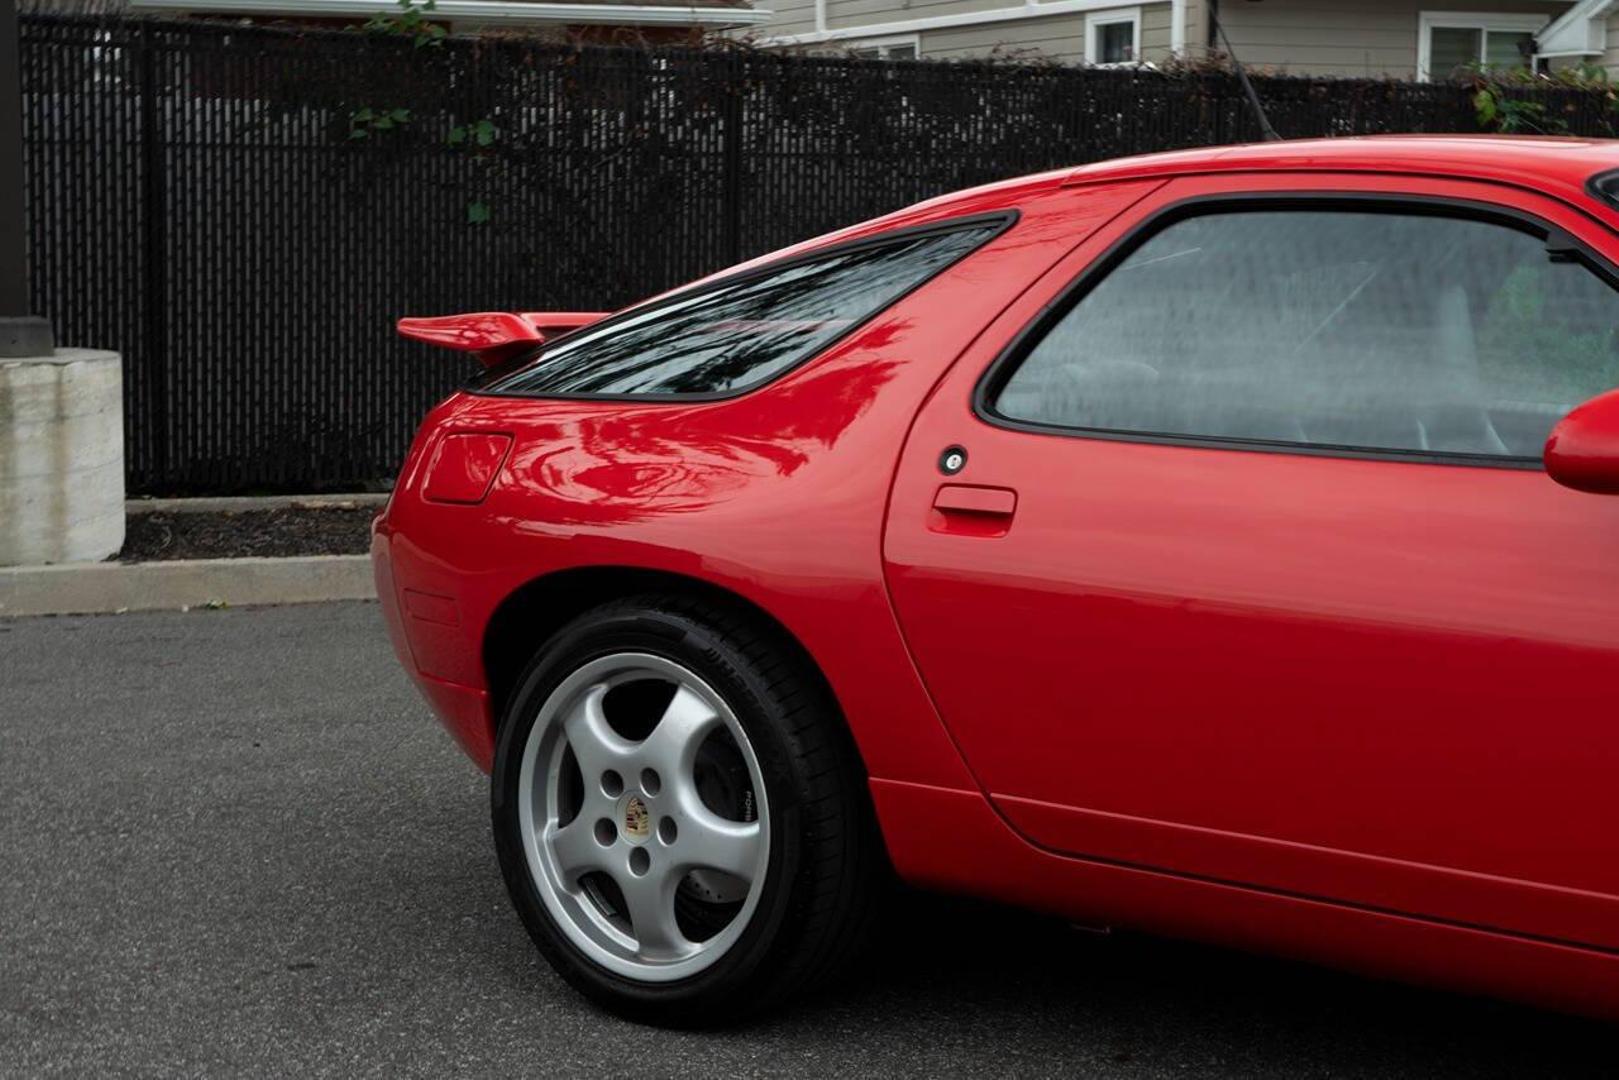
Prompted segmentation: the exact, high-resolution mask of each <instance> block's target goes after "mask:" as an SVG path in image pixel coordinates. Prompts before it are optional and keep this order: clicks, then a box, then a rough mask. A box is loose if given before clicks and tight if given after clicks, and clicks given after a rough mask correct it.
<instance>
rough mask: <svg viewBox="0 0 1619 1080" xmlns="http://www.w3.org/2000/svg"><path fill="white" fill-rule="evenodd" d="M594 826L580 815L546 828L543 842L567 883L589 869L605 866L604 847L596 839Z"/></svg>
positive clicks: (600, 868) (573, 881)
mask: <svg viewBox="0 0 1619 1080" xmlns="http://www.w3.org/2000/svg"><path fill="white" fill-rule="evenodd" d="M594 829H595V822H594V821H593V820H591V819H589V818H586V817H585V816H584V815H583V814H581V815H580V816H579V817H577V818H575V819H574V820H573V821H572V822H570V823H568V824H567V825H564V826H562V827H561V828H557V827H555V826H552V827H551V828H550V829H548V830H547V831H546V835H545V842H546V843H547V844H549V845H550V846H551V850H552V852H553V853H554V854H555V855H556V860H557V866H558V867H560V868H561V869H562V871H563V873H564V874H566V875H567V878H568V882H569V884H570V885H573V884H577V883H578V881H579V878H580V876H581V875H583V874H586V873H589V872H590V871H592V870H605V869H607V849H606V848H604V847H602V846H601V844H599V843H597V842H596V837H595V835H594V831H593V830H594Z"/></svg>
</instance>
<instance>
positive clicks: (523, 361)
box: [464, 209, 1019, 405]
mask: <svg viewBox="0 0 1619 1080" xmlns="http://www.w3.org/2000/svg"><path fill="white" fill-rule="evenodd" d="M1018 217H1019V214H1018V211H1017V210H1015V209H1008V210H995V211H991V212H989V213H982V214H969V215H966V216H964V217H953V218H943V219H941V220H938V221H929V222H924V223H923V224H920V225H909V226H906V227H904V228H900V229H889V230H887V231H885V232H880V233H873V234H871V235H870V236H861V237H857V238H855V239H853V240H845V241H842V242H840V243H836V244H828V245H827V246H825V247H819V248H813V249H811V250H809V251H804V252H800V253H799V254H797V255H790V256H788V257H786V258H783V259H776V260H774V261H773V262H768V263H765V264H763V265H760V266H755V267H751V268H749V269H747V270H743V271H740V272H738V273H734V274H727V275H725V276H724V277H719V278H715V279H713V280H711V281H705V282H703V283H701V284H699V285H694V286H690V287H687V288H683V289H677V290H676V291H674V292H671V293H667V294H665V295H663V296H659V297H657V298H655V299H652V300H646V301H642V302H641V303H637V304H632V305H630V306H629V307H627V308H624V309H623V310H622V311H618V312H615V313H613V314H612V315H610V316H608V317H607V318H606V319H603V320H601V321H600V322H594V323H590V324H589V325H586V326H582V327H580V328H579V329H577V330H573V331H570V332H569V333H567V334H563V335H560V336H558V337H555V338H552V339H551V340H550V341H547V342H545V343H543V344H541V345H539V346H537V347H536V348H534V349H532V350H530V351H528V352H525V353H523V354H521V355H519V356H517V357H514V358H513V359H511V360H509V361H507V362H505V363H503V364H500V365H498V366H496V367H494V368H490V369H489V370H488V371H484V372H481V373H480V374H479V375H477V376H476V377H474V379H473V381H472V382H471V383H470V384H468V385H467V386H466V387H465V388H464V389H465V391H466V392H467V393H469V394H474V395H477V396H480V397H492V398H513V399H517V400H525V399H526V400H532V401H623V402H637V403H642V404H647V405H659V404H671V405H678V404H690V403H693V402H705V401H729V400H731V399H733V398H739V397H742V396H744V395H746V394H751V393H754V392H756V391H759V390H763V389H765V388H766V387H768V386H771V385H773V384H775V383H777V382H780V381H781V380H782V379H784V378H786V377H787V376H788V375H790V374H792V373H793V372H794V371H797V370H798V369H799V368H801V367H803V366H804V365H805V364H808V363H811V362H812V361H814V360H816V359H818V358H819V357H822V356H825V355H826V354H827V353H828V352H830V351H831V350H832V349H834V348H836V347H837V346H838V345H839V344H841V343H842V342H843V341H844V340H845V339H846V338H848V337H849V336H850V335H852V334H855V333H858V332H859V331H860V330H861V329H862V328H864V327H865V326H866V324H867V323H869V322H871V321H872V320H874V319H876V318H878V317H879V316H881V315H882V314H883V313H885V312H887V311H891V310H892V309H893V308H894V307H896V306H898V305H899V304H901V303H903V302H904V301H905V300H906V298H908V297H909V296H910V295H911V294H912V293H914V292H916V291H917V290H918V289H920V288H922V287H923V286H925V285H927V284H928V283H929V282H930V281H932V280H933V279H934V278H936V277H938V276H939V275H940V274H943V273H944V272H946V271H947V270H951V269H953V268H955V267H957V266H959V265H961V263H963V262H964V261H966V260H967V259H969V258H971V257H972V256H974V255H976V254H978V253H979V252H980V251H982V250H983V249H984V248H985V247H986V246H987V245H989V244H991V243H993V242H994V241H996V240H998V239H999V238H1000V237H1001V236H1003V235H1005V233H1006V231H1007V230H1008V229H1010V228H1011V227H1012V226H1013V225H1015V224H1016V223H1017V220H1018ZM986 225H989V226H994V228H993V229H992V230H991V231H990V232H989V233H988V234H987V235H985V236H984V238H983V239H982V240H980V241H979V242H978V243H977V244H975V245H974V246H973V247H971V248H969V249H968V250H966V251H964V252H962V253H961V254H960V255H959V256H957V257H956V258H955V259H952V260H951V261H950V262H947V263H945V264H944V265H943V266H940V267H938V268H937V269H935V270H934V271H933V272H932V273H930V274H928V275H926V276H925V277H923V278H920V279H919V280H917V281H916V282H914V283H912V284H911V285H910V287H908V288H907V289H905V290H904V291H903V292H901V293H899V294H898V295H896V296H895V297H894V298H893V299H891V300H889V302H888V303H886V304H884V305H882V306H881V307H879V308H876V309H875V310H873V311H871V312H869V313H868V314H867V315H866V316H865V317H864V318H861V319H859V320H856V321H855V322H852V323H850V324H849V325H848V326H846V327H844V328H843V329H842V330H840V331H839V332H838V333H837V334H836V335H834V336H833V337H830V338H828V339H827V340H826V341H825V342H824V343H823V344H822V345H821V347H820V348H818V349H816V350H815V351H814V352H812V353H810V354H809V355H808V356H806V357H804V358H803V359H801V360H799V361H797V362H796V363H793V364H790V365H788V366H787V367H784V368H782V369H781V370H780V371H778V372H775V373H774V374H772V375H771V376H770V377H769V378H767V379H764V380H762V381H760V382H755V383H749V384H747V385H746V386H743V387H740V388H738V389H735V390H704V391H672V392H668V393H646V392H637V393H628V394H616V393H597V392H589V391H586V392H580V391H572V392H550V393H538V392H535V391H530V390H494V389H490V388H489V386H488V384H489V383H491V382H494V381H495V380H496V379H500V378H504V377H505V376H507V375H510V374H514V373H515V372H517V371H519V370H521V369H523V368H525V367H527V366H528V365H529V364H531V363H534V362H536V361H538V360H540V359H541V358H543V356H544V355H545V352H546V350H547V349H549V348H551V347H552V346H553V345H557V344H560V343H562V342H565V341H567V340H568V339H569V338H571V337H572V336H573V335H574V334H577V333H582V332H587V331H589V332H594V331H596V330H603V329H611V328H612V327H613V326H614V325H615V324H617V323H619V322H622V321H624V320H627V319H629V318H631V317H639V316H641V315H644V314H646V313H647V312H648V311H655V310H657V309H658V308H660V307H663V306H666V305H670V304H674V303H677V302H684V301H686V300H689V299H691V298H692V297H694V296H701V295H703V294H705V293H709V292H714V291H717V290H719V289H725V288H729V287H731V286H733V285H738V284H742V283H745V282H748V281H752V280H754V279H756V278H762V277H768V276H770V275H772V274H777V273H780V272H781V271H783V270H788V269H791V268H792V267H794V266H798V265H801V264H803V263H810V262H818V261H820V260H821V259H825V258H828V257H831V256H837V255H842V254H845V253H847V252H850V251H859V250H861V249H864V248H868V247H882V246H885V245H888V244H892V243H895V242H903V241H906V240H913V239H917V238H920V237H926V236H932V235H934V234H945V233H953V232H964V231H968V230H971V229H978V228H983V227H984V226H986Z"/></svg>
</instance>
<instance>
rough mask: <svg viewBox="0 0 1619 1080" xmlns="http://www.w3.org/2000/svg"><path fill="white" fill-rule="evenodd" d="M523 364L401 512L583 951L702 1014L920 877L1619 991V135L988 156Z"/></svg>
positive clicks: (416, 456)
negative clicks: (1612, 139)
mask: <svg viewBox="0 0 1619 1080" xmlns="http://www.w3.org/2000/svg"><path fill="white" fill-rule="evenodd" d="M401 330H402V331H403V332H404V333H405V334H407V335H408V336H412V337H416V338H421V339H424V340H429V341H436V342H438V343H440V344H444V345H449V346H451V347H452V348H457V349H462V350H465V351H470V352H473V353H475V354H476V355H477V356H478V357H479V358H480V359H481V360H483V361H484V363H485V365H486V366H487V368H488V370H487V371H486V372H485V373H484V375H483V376H482V377H481V378H480V380H479V381H478V382H476V383H475V384H474V385H472V386H470V387H469V388H468V389H466V390H465V391H464V392H460V393H457V394H455V395H454V396H452V397H451V398H450V399H449V400H447V401H445V402H444V403H443V404H441V405H439V406H438V407H437V408H435V409H434V410H433V411H432V413H431V414H430V415H429V416H428V418H427V420H426V422H425V423H424V424H423V425H422V428H421V431H420V433H419V434H418V435H417V437H416V440H415V443H414V446H413V447H412V449H411V451H410V455H409V458H408V459H407V461H406V463H405V465H404V469H403V472H402V473H401V476H400V478H399V483H398V486H397V488H396V490H395V491H394V494H393V497H392V500H391V502H390V503H389V505H388V507H387V510H386V511H385V513H384V514H383V515H382V516H381V517H380V518H379V519H378V521H377V524H376V527H375V537H374V546H373V551H374V558H375V563H376V573H377V584H378V591H379V593H380V596H381V598H382V604H383V608H384V611H385V612H386V616H387V622H388V624H389V627H390V631H391V634H392V637H393V642H394V645H395V647H396V649H397V651H398V653H399V657H400V659H401V660H402V662H403V663H404V665H405V666H406V668H407V669H408V670H409V672H410V674H411V675H412V676H413V677H414V679H415V680H416V682H417V683H418V684H419V685H420V687H421V689H422V691H423V693H424V694H425V695H426V697H427V699H428V701H429V702H431V704H432V706H433V709H434V710H435V711H436V712H437V714H438V716H439V718H440V719H441V720H442V721H443V723H444V725H445V727H446V728H448V729H449V731H450V733H451V734H452V735H454V737H455V738H456V739H457V740H458V741H459V742H460V744H461V746H462V747H463V748H464V749H465V751H466V753H467V754H468V755H469V756H470V757H471V758H472V760H473V761H474V762H476V763H477V764H478V766H479V767H481V768H482V769H484V770H486V771H488V772H489V773H490V774H491V778H492V779H491V795H492V805H493V819H494V838H495V845H496V847H497V849H498V851H499V857H500V862H501V866H502V867H503V869H504V872H505V877H506V882H507V885H508V886H509V889H510V892H511V897H512V900H513V902H514V904H515V906H516V908H517V911H518V913H519V914H520V915H521V917H522V919H523V921H524V923H525V924H526V925H527V927H528V930H529V931H530V933H531V935H532V936H533V938H534V941H535V942H536V944H537V945H538V947H539V949H540V950H541V951H542V952H543V953H544V954H545V956H546V957H547V958H548V959H549V960H550V961H551V963H552V964H554V965H555V966H556V968H557V969H558V970H559V971H560V972H561V973H562V974H563V975H564V976H565V977H566V978H567V979H568V980H569V981H570V982H571V983H572V984H573V985H574V986H575V987H577V988H578V989H579V990H581V991H583V992H584V993H586V994H588V995H589V996H590V997H592V998H594V999H595V1000H596V1001H598V1002H601V1003H603V1004H605V1005H607V1006H609V1007H611V1008H613V1009H615V1010H617V1011H619V1012H622V1013H625V1014H628V1015H631V1016H636V1017H640V1018H643V1019H649V1020H655V1021H658V1022H661V1023H674V1024H679V1023H709V1022H714V1021H715V1020H716V1018H724V1019H730V1018H734V1017H736V1016H739V1015H744V1014H746V1013H748V1012H750V1011H753V1010H757V1009H760V1008H764V1007H768V1006H770V1005H771V1004H773V1003H775V1002H778V1001H780V1000H782V999H783V998H784V997H785V996H786V995H788V994H790V993H792V992H794V991H797V990H800V989H802V988H804V987H806V986H809V985H812V984H815V983H818V982H821V981H822V980H824V979H826V978H827V977H829V976H831V975H832V974H833V973H834V972H835V971H836V970H837V968H838V965H839V963H840V961H842V960H843V959H844V958H845V957H846V956H847V955H848V954H849V953H850V952H851V950H852V949H854V948H855V947H856V944H857V943H858V942H859V941H860V940H861V939H862V933H863V931H864V930H866V929H867V928H868V926H869V923H870V921H871V919H872V912H873V909H874V906H875V905H874V898H875V897H876V896H877V895H878V892H879V890H880V889H881V888H882V887H883V885H884V883H885V882H886V881H887V880H888V879H889V877H890V876H891V875H895V874H897V876H898V877H899V878H900V879H901V880H903V881H905V882H909V883H911V884H913V885H917V886H922V887H926V888H930V889H939V890H947V891H952V892H958V893H966V894H973V895H976V896H980V897H986V898H990V899H993V900H998V901H1004V902H1007V903H1011V904H1017V905H1023V906H1026V907H1030V908H1037V909H1041V910H1044V911H1048V912H1052V913H1056V914H1059V915H1062V916H1065V917H1068V918H1070V919H1073V920H1076V921H1083V922H1085V923H1088V924H1092V925H1117V926H1126V927H1137V928H1141V929H1144V930H1147V931H1150V932H1155V933H1161V934H1169V935H1181V936H1185V937H1191V938H1200V939H1204V940H1208V941H1214V942H1221V943H1225V944H1229V945H1234V946H1238V947H1242V948H1251V949H1256V950H1269V951H1273V952H1277V953H1282V954H1286V955H1290V956H1295V957H1301V958H1307V959H1312V960H1315V961H1319V962H1324V963H1329V964H1337V965H1342V966H1346V967H1353V968H1356V969H1359V970H1362V971H1367V972H1373V973H1377V974H1381V975H1386V976H1393V977H1398V978H1406V979H1411V980H1418V981H1426V982H1429V983H1435V984H1443V985H1448V986H1453V987H1457V988H1462V989H1468V990H1473V991H1479V992H1485V993H1495V994H1501V995H1507V996H1514V997H1519V998H1522V999H1525V1000H1531V1001H1536V1002H1539V1003H1542V1004H1546V1005H1551V1006H1553V1007H1559V1008H1565V1009H1570V1010H1576V1011H1582V1012H1588V1013H1597V1014H1605V1015H1609V1016H1619V498H1615V497H1613V496H1614V495H1615V494H1619V391H1616V390H1615V389H1614V388H1615V387H1616V386H1619V143H1603V142H1582V141H1575V140H1554V139H1505V138H1475V137H1453V138H1435V137H1394V138H1373V139H1341V140H1330V141H1315V142H1296V143H1270V144H1266V145H1263V146H1247V147H1226V148H1215V149H1207V150H1196V151H1189V152H1183V153H1173V154H1162V155H1154V156H1148V157H1141V158H1133V159H1127V160H1122V161H1114V162H1109V163H1104V164H1098V165H1090V166H1085V167H1082V168H1074V169H1069V170H1065V171H1058V172H1052V173H1047V174H1044V175H1040V176H1034V177H1029V178H1026V179H1021V180H1015V181H1010V182H1007V183H1001V184H995V185H991V186H989V187H984V188H979V189H976V190H973V191H967V192H964V193H961V194H958V195H951V196H947V197H944V198H940V199H935V200H932V201H930V202H925V203H922V204H920V205H917V206H914V207H911V208H910V209H907V210H903V211H901V212H899V213H895V214H892V215H889V216H887V217H884V218H880V219H878V220H876V221H871V222H867V223H865V224H862V225H857V226H855V227H853V228H850V229H846V230H844V231H842V232H838V233H834V234H832V235H829V236H824V237H821V238H819V239H816V240H811V241H809V242H807V243H804V244H801V245H799V246H797V247H793V248H789V249H787V250H785V251H781V252H777V253H775V254H773V255H768V256H766V257H764V258H760V259H757V260H754V261H753V262H750V263H747V264H745V265H743V266H740V267H737V268H735V269H733V270H729V271H725V272H723V273H721V274H717V275H715V276H713V277H711V278H708V279H705V280H703V281H700V282H697V283H696V284H693V285H691V286H688V287H686V288H682V289H678V290H676V291H674V292H671V293H668V294H666V295H664V296H661V297H657V298H655V299H653V300H650V301H647V302H646V303H643V304H639V305H637V306H634V307H631V308H628V309H626V310H624V311H621V312H618V313H616V314H612V315H597V314H583V313H528V314H481V315H468V316H449V317H446V318H426V319H407V320H404V321H403V322H402V323H401Z"/></svg>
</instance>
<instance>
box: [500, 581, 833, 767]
mask: <svg viewBox="0 0 1619 1080" xmlns="http://www.w3.org/2000/svg"><path fill="white" fill-rule="evenodd" d="M645 593H659V594H664V595H670V596H683V597H690V598H693V599H700V600H703V601H705V602H707V603H709V604H715V605H719V606H722V607H727V608H730V609H732V610H734V611H739V612H741V613H744V614H746V615H747V616H748V617H750V618H752V619H754V620H756V621H758V622H760V623H762V624H763V625H765V626H767V627H768V628H769V629H770V630H771V631H772V632H773V633H774V634H775V635H777V636H778V637H779V638H780V639H781V642H782V644H783V646H785V647H786V648H789V649H791V650H792V651H793V652H794V653H795V654H796V656H797V657H798V659H800V660H801V661H802V662H803V663H804V667H805V670H806V671H808V672H810V673H812V674H813V676H814V678H815V679H816V681H817V682H818V683H820V685H821V688H822V689H823V690H824V691H825V692H826V695H827V700H828V701H830V702H831V703H832V704H833V705H834V706H835V707H836V708H837V710H838V716H839V719H840V720H841V721H842V723H843V727H844V730H845V731H847V732H849V736H850V742H851V744H854V748H855V753H856V755H857V756H858V755H859V753H860V750H859V745H858V743H857V742H856V740H855V739H854V733H853V731H852V730H850V727H849V722H848V718H847V716H846V715H845V714H844V711H843V706H842V703H841V702H840V701H839V699H838V694H837V691H836V689H834V687H833V686H832V683H831V680H830V679H828V678H827V676H826V672H825V671H824V670H823V669H822V667H821V665H820V663H819V662H817V660H816V659H815V656H814V655H813V654H812V653H811V652H810V650H809V649H808V647H806V646H805V645H804V643H803V642H802V641H800V640H799V638H798V636H797V635H796V634H794V633H793V632H792V631H791V630H790V629H788V628H787V626H786V625H785V624H784V623H782V621H781V620H780V619H778V618H776V617H775V616H774V615H773V614H771V613H770V612H769V611H768V610H766V609H765V608H764V607H762V606H760V605H759V604H758V603H756V602H755V601H753V600H750V599H748V598H747V597H745V596H743V595H742V594H741V593H738V592H736V591H734V590H732V589H728V588H726V587H725V586H723V585H716V584H714V583H713V582H711V581H705V580H704V579H702V578H697V577H692V576H690V575H687V574H681V573H676V572H674V571H669V570H654V569H649V568H647V567H639V566H578V567H570V568H568V569H566V570H557V571H553V572H551V573H548V574H544V575H542V576H540V577H537V578H534V579H532V580H530V581H528V582H525V583H524V584H522V585H520V586H518V587H517V588H516V589H514V590H512V592H511V593H510V594H509V595H508V596H507V597H506V598H505V599H504V600H502V601H501V602H500V604H499V605H498V606H496V608H495V610H494V612H493V613H492V614H491V615H490V617H489V620H488V622H487V623H486V624H485V626H484V633H483V644H482V650H481V652H482V662H483V669H484V678H485V680H486V683H487V686H488V690H489V702H490V708H491V712H492V714H493V716H494V717H495V725H496V727H497V728H498V727H499V723H500V719H499V718H500V716H501V715H502V713H503V712H504V711H505V708H506V702H507V700H508V697H509V695H510V694H511V693H512V692H513V690H515V689H516V686H517V681H518V678H519V677H520V676H521V675H522V673H523V669H524V668H525V667H526V666H527V665H528V662H529V661H530V660H531V659H532V658H533V656H534V653H535V650H537V649H538V648H539V647H540V646H541V645H543V644H544V643H545V642H546V641H548V640H550V638H551V637H552V636H553V635H555V634H556V632H557V631H558V630H560V629H562V628H563V627H564V626H566V625H567V624H568V623H569V622H571V621H573V620H574V619H575V618H577V617H578V616H580V615H582V614H584V613H585V612H586V611H589V610H590V609H591V608H593V607H598V606H600V605H602V604H605V603H608V602H610V601H613V600H619V599H622V598H624V597H627V596H638V595H641V594H645ZM496 734H497V735H498V732H496ZM861 767H862V769H864V767H865V766H864V761H863V760H862V761H861Z"/></svg>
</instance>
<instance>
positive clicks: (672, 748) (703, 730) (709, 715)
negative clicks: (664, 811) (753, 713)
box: [640, 686, 721, 780]
mask: <svg viewBox="0 0 1619 1080" xmlns="http://www.w3.org/2000/svg"><path fill="white" fill-rule="evenodd" d="M720 722H721V721H720V714H719V713H718V712H716V711H715V709H714V707H713V706H712V705H710V704H709V703H708V702H707V701H704V700H703V699H702V698H701V697H700V696H698V694H697V693H696V692H695V691H693V690H691V689H689V688H687V687H686V686H680V687H679V688H677V689H676V690H675V696H674V697H673V698H671V699H670V700H669V706H668V708H666V709H664V710H663V716H661V717H660V718H659V719H658V723H657V726H656V727H654V728H653V729H652V733H651V734H650V735H648V736H647V737H646V742H644V743H642V744H641V748H640V756H641V757H642V758H643V759H644V760H645V761H646V762H647V763H648V764H650V765H651V766H652V767H653V768H654V769H657V770H658V772H659V773H661V774H662V775H663V776H665V777H667V778H669V779H671V780H672V779H673V778H675V777H677V776H688V775H690V773H691V769H692V761H693V759H695V757H696V756H697V748H698V747H699V746H701V745H702V742H703V738H704V737H705V736H706V735H707V734H708V733H709V732H710V731H712V730H713V729H714V728H715V727H717V726H718V725H719V724H720Z"/></svg>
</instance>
